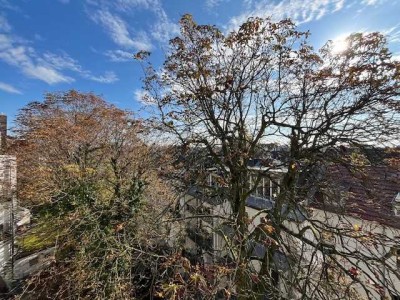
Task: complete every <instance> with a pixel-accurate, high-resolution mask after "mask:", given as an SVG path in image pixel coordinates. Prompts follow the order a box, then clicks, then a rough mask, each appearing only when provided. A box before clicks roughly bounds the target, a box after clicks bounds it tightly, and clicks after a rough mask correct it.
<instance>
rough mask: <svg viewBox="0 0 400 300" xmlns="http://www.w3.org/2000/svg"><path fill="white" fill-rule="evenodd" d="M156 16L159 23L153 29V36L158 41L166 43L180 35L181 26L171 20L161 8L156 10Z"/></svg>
mask: <svg viewBox="0 0 400 300" xmlns="http://www.w3.org/2000/svg"><path fill="white" fill-rule="evenodd" d="M156 15H157V21H156V22H155V24H154V25H153V26H152V28H151V35H152V37H153V38H154V39H155V40H156V41H158V42H161V43H165V42H167V41H169V40H170V39H171V38H172V37H173V36H175V35H177V34H178V33H179V26H178V25H177V24H175V23H172V22H171V21H170V20H169V18H168V16H167V14H166V12H165V11H164V10H163V9H162V8H161V7H160V8H159V9H158V10H156Z"/></svg>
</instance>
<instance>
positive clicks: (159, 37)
mask: <svg viewBox="0 0 400 300" xmlns="http://www.w3.org/2000/svg"><path fill="white" fill-rule="evenodd" d="M86 3H88V4H89V5H90V8H89V9H88V15H89V16H90V18H91V19H92V20H94V21H95V22H96V23H97V24H100V25H102V27H103V28H104V29H105V30H106V31H107V33H108V34H109V35H110V37H111V39H112V40H113V41H114V42H115V43H116V44H117V45H119V46H121V47H123V48H125V49H136V50H146V51H150V50H151V49H153V48H154V46H153V45H152V40H151V39H153V40H155V41H157V42H161V43H163V44H164V43H166V42H167V41H169V39H170V38H171V37H172V36H174V35H176V34H177V33H179V26H178V25H177V24H175V23H174V22H172V21H171V20H170V18H169V17H168V15H167V13H166V12H165V10H164V9H163V6H162V2H161V1H160V0H115V1H108V0H99V1H93V0H86ZM138 10H147V11H148V12H150V13H152V14H154V21H153V22H152V24H151V25H150V26H149V27H148V28H146V29H142V30H141V31H133V30H132V29H131V28H130V26H129V24H128V23H127V22H126V21H125V19H124V18H123V16H122V15H129V16H132V15H133V14H134V13H137V12H138ZM144 25H146V24H144Z"/></svg>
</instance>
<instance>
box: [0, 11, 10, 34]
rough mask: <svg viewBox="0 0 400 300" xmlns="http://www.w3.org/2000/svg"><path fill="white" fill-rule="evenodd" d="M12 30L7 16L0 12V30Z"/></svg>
mask: <svg viewBox="0 0 400 300" xmlns="http://www.w3.org/2000/svg"><path fill="white" fill-rule="evenodd" d="M10 30H11V25H10V24H9V23H8V21H7V19H6V17H5V16H4V15H1V14H0V31H2V32H9V31H10Z"/></svg>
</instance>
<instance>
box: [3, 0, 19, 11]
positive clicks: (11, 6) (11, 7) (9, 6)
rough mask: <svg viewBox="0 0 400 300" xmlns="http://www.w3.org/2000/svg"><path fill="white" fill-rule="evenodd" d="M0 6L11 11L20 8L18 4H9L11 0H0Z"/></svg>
mask: <svg viewBox="0 0 400 300" xmlns="http://www.w3.org/2000/svg"><path fill="white" fill-rule="evenodd" d="M0 8H2V9H8V10H13V11H20V8H19V7H18V6H16V5H14V4H11V2H10V1H8V0H0Z"/></svg>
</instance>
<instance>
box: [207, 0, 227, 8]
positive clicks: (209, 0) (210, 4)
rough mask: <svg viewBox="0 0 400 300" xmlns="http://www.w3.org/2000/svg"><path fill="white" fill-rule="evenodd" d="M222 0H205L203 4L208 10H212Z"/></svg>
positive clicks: (222, 0)
mask: <svg viewBox="0 0 400 300" xmlns="http://www.w3.org/2000/svg"><path fill="white" fill-rule="evenodd" d="M222 2H224V0H206V1H205V4H206V7H207V8H208V9H213V8H215V7H217V6H219V5H220V4H221V3H222Z"/></svg>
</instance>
